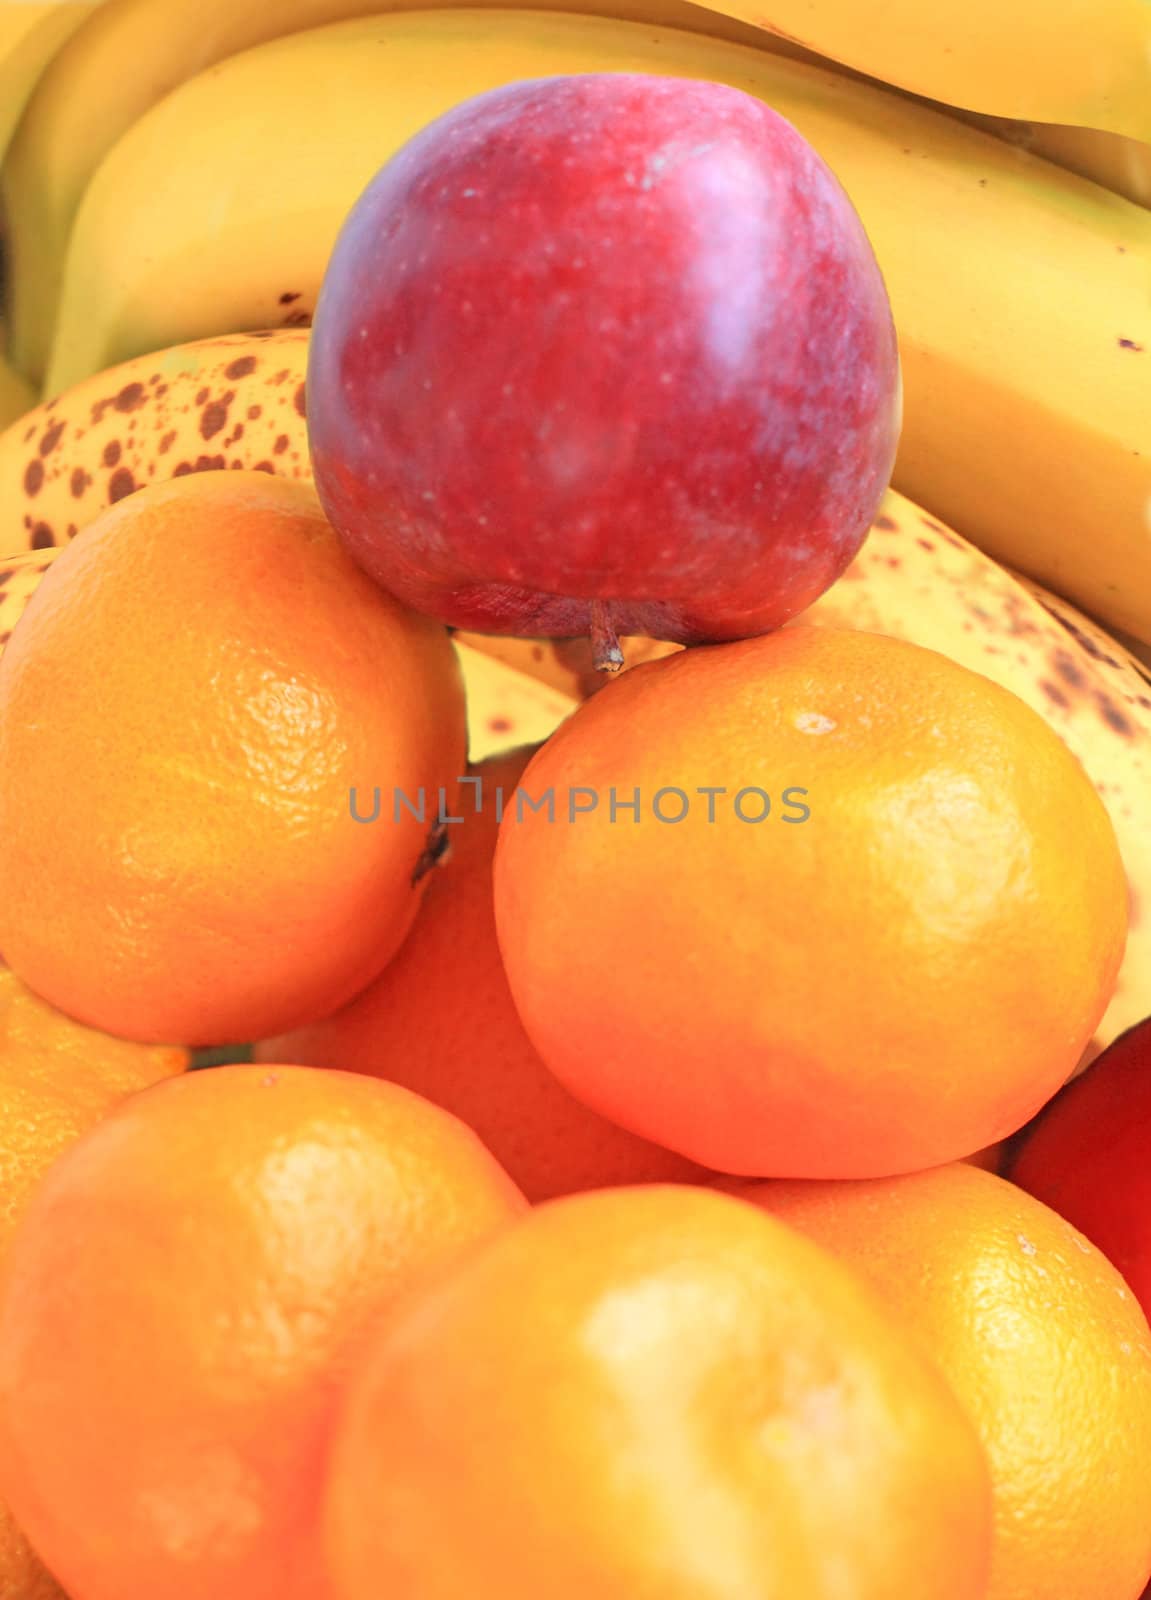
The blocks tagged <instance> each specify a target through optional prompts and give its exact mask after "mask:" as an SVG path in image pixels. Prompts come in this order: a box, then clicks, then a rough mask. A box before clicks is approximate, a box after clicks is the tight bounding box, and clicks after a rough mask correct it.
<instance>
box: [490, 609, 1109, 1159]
mask: <svg viewBox="0 0 1151 1600" xmlns="http://www.w3.org/2000/svg"><path fill="white" fill-rule="evenodd" d="M613 787H614V788H615V790H616V794H617V797H622V798H625V799H626V798H630V797H632V794H633V790H635V789H639V791H640V794H641V802H642V807H643V810H642V814H641V820H640V821H639V822H638V823H636V822H633V820H632V814H631V813H627V812H622V811H619V810H617V813H616V819H615V821H614V823H613V821H612V820H611V809H610V793H611V790H612V788H613ZM665 787H666V788H671V787H675V788H678V789H679V790H681V791H683V793H684V795H685V797H686V798H687V800H688V801H689V808H688V812H687V816H686V818H685V820H683V821H682V822H678V823H660V822H659V821H657V820H655V817H654V816H653V814H652V811H651V806H652V803H653V799H654V796H655V795H656V793H657V792H658V791H659V790H660V789H661V788H665ZM705 787H711V788H715V789H719V788H723V789H726V796H725V797H721V798H720V799H718V800H716V802H715V806H716V809H715V821H714V822H712V821H709V815H708V804H709V802H708V801H707V799H706V798H703V797H701V795H700V793H699V791H700V790H702V789H703V788H705ZM750 787H759V788H761V789H762V790H763V791H764V792H765V793H766V794H767V795H768V796H769V798H770V800H771V803H772V811H771V813H770V814H769V815H768V816H767V818H766V820H765V821H763V822H755V821H740V820H738V818H737V816H736V813H735V803H736V797H737V793H738V791H740V790H742V789H747V788H750ZM524 788H525V790H527V791H528V792H529V794H530V795H531V797H532V799H533V800H535V801H536V802H540V801H542V799H543V798H544V797H545V796H546V794H547V793H548V791H549V790H553V791H554V792H555V794H556V796H557V812H556V820H555V821H554V822H549V820H548V818H547V814H546V812H544V811H538V812H537V811H531V810H529V809H527V807H526V806H525V807H524V808H523V810H522V811H521V812H518V813H516V814H515V815H514V816H513V815H511V814H509V815H508V816H507V817H506V818H505V821H504V824H503V827H502V829H501V834H500V841H499V846H498V849H497V853H496V868H495V904H496V921H497V927H498V932H499V939H500V945H501V949H502V951H503V956H504V962H505V966H506V969H507V973H508V980H509V983H510V986H511V990H512V994H513V997H514V998H515V1001H516V1005H517V1008H518V1009H519V1012H520V1015H521V1017H522V1019H523V1022H524V1026H525V1028H526V1030H527V1032H528V1035H529V1037H530V1038H531V1039H532V1041H533V1043H534V1044H535V1046H536V1048H537V1049H538V1050H539V1052H540V1055H541V1056H542V1057H543V1059H544V1060H545V1061H546V1062H547V1064H548V1066H549V1067H550V1068H551V1070H552V1071H553V1072H554V1073H555V1074H556V1076H557V1077H558V1078H559V1079H560V1080H561V1082H563V1083H564V1084H565V1085H566V1086H567V1087H568V1088H569V1089H570V1090H571V1092H572V1093H573V1094H576V1095H577V1096H578V1097H579V1098H580V1099H582V1100H583V1101H584V1102H585V1103H586V1104H587V1105H589V1106H590V1107H592V1108H593V1109H594V1110H596V1111H598V1112H600V1113H601V1114H602V1115H604V1116H609V1117H612V1118H613V1119H614V1120H616V1121H618V1122H619V1123H620V1124H621V1125H622V1126H624V1127H627V1128H630V1129H631V1130H632V1131H633V1132H636V1133H639V1134H642V1135H643V1136H644V1137H646V1138H649V1139H654V1140H655V1141H657V1142H658V1143H662V1144H666V1145H668V1146H669V1147H670V1148H672V1149H675V1150H678V1151H680V1152H681V1153H683V1154H684V1155H687V1156H689V1157H691V1158H692V1159H693V1160H696V1161H698V1162H701V1163H702V1164H704V1165H705V1166H710V1167H714V1168H716V1169H719V1170H723V1171H728V1172H737V1173H743V1174H747V1175H758V1176H776V1175H778V1176H793V1177H866V1176H874V1175H881V1174H884V1173H890V1172H896V1171H901V1170H915V1169H919V1168H923V1167H928V1166H933V1165H938V1164H940V1163H942V1162H945V1161H948V1160H951V1159H954V1158H957V1157H962V1156H965V1155H968V1154H970V1153H971V1152H973V1151H975V1150H978V1149H980V1148H982V1147H984V1146H986V1145H988V1144H992V1143H995V1142H997V1141H998V1140H1000V1139H1002V1138H1003V1137H1005V1136H1006V1135H1007V1134H1009V1133H1011V1132H1013V1131H1014V1130H1015V1129H1017V1128H1019V1127H1020V1126H1022V1124H1023V1123H1024V1122H1026V1121H1027V1120H1028V1118H1029V1117H1030V1116H1032V1115H1033V1114H1034V1112H1035V1111H1037V1110H1038V1109H1039V1107H1040V1106H1041V1105H1042V1104H1043V1103H1044V1102H1045V1101H1046V1100H1047V1099H1048V1098H1050V1096H1051V1095H1052V1094H1054V1092H1055V1091H1056V1089H1057V1088H1058V1087H1059V1086H1060V1084H1062V1083H1063V1081H1064V1080H1065V1079H1066V1078H1067V1077H1068V1076H1069V1074H1070V1073H1071V1071H1072V1069H1073V1068H1074V1066H1075V1064H1076V1061H1077V1060H1078V1058H1079V1055H1080V1053H1081V1051H1082V1050H1083V1047H1084V1045H1085V1044H1086V1043H1087V1041H1088V1040H1089V1039H1090V1037H1091V1035H1092V1032H1093V1030H1094V1028H1095V1024H1096V1023H1097V1022H1098V1020H1099V1017H1100V1015H1101V1014H1102V1012H1103V1009H1104V1007H1105V1006H1106V1003H1107V1000H1108V997H1109V995H1110V992H1111V989H1112V987H1113V985H1114V982H1115V976H1116V972H1117V970H1118V966H1119V962H1120V959H1121V957H1122V954H1123V949H1124V944H1125V939H1126V923H1127V887H1126V881H1125V878H1124V874H1123V868H1122V863H1121V861H1120V857H1119V851H1118V847H1117V844H1116V841H1115V834H1114V829H1113V828H1112V825H1111V822H1110V819H1109V817H1108V815H1107V812H1106V810H1105V809H1104V806H1103V803H1102V801H1101V800H1100V799H1099V797H1098V795H1097V794H1096V792H1095V790H1094V789H1093V787H1092V785H1091V783H1090V782H1089V780H1088V778H1087V776H1086V774H1085V773H1084V771H1083V769H1082V767H1081V766H1080V765H1079V763H1078V762H1077V761H1076V760H1075V758H1074V757H1073V756H1072V755H1071V753H1070V752H1069V751H1068V749H1067V747H1066V746H1065V745H1064V744H1063V743H1062V741H1061V740H1060V739H1059V738H1058V737H1057V736H1056V735H1055V734H1054V733H1053V732H1052V731H1051V729H1050V728H1048V727H1047V725H1046V724H1045V723H1044V722H1043V721H1042V719H1041V718H1039V717H1038V716H1037V715H1036V713H1035V712H1033V711H1032V710H1030V708H1029V707H1027V706H1025V705H1024V704H1023V703H1022V701H1020V700H1018V699H1017V698H1016V697H1015V696H1014V695H1012V694H1010V693H1008V692H1007V691H1006V690H1004V689H1002V688H1000V687H999V686H998V685H996V684H993V683H992V682H990V681H989V680H988V679H986V678H983V677H981V676H979V675H978V674H976V673H973V672H969V671H967V670H966V669H964V668H962V667H959V666H957V665H956V664H955V663H954V662H952V661H950V660H948V659H947V658H945V657H943V656H940V655H937V654H936V653H935V652H933V651H928V650H923V649H920V648H919V647H917V646H915V645H911V644H907V643H905V642H903V641H901V640H897V639H892V638H887V637H883V636H880V635H876V634H865V633H854V632H847V631H840V630H836V629H828V628H810V627H800V626H797V627H794V628H788V629H785V630H783V631H781V632H779V633H775V634H771V635H768V636H767V637H765V638H760V639H753V640H748V641H746V642H744V643H740V644H731V645H722V646H714V647H711V648H706V649H693V650H686V651H683V652H681V653H680V654H678V655H674V656H670V657H667V658H665V659H664V660H661V661H656V662H653V663H649V664H646V665H643V666H639V667H636V668H634V669H633V670H631V671H628V672H627V673H625V674H623V676H622V677H621V678H619V679H618V681H616V682H615V683H612V684H610V685H609V686H608V688H606V689H605V690H603V691H601V693H599V694H597V695H595V696H594V697H593V698H592V699H591V700H589V701H588V702H587V703H586V704H585V705H583V706H581V707H580V708H579V710H577V711H576V713H575V715H574V716H573V717H572V718H570V720H569V721H568V722H567V723H565V724H564V725H563V726H562V727H561V728H560V729H559V730H558V731H557V732H556V734H555V735H554V736H553V737H552V738H551V739H550V740H548V742H547V743H546V744H545V745H544V746H543V748H542V749H541V750H540V752H539V754H538V755H537V756H536V757H535V759H534V760H533V761H532V763H531V765H530V767H529V768H528V769H527V772H526V773H525V776H524ZM578 789H592V790H595V791H596V792H597V793H598V794H599V795H600V796H602V797H603V798H602V800H601V802H600V803H599V805H598V807H597V809H595V810H594V811H591V812H587V813H585V814H578V815H577V816H576V818H575V820H574V821H570V820H569V818H570V816H571V812H570V803H571V801H572V799H573V797H575V798H576V800H577V803H582V796H577V795H576V791H577V790H578ZM797 789H798V790H799V791H801V796H800V798H799V800H798V802H797V800H796V796H795V793H794V791H795V790H797ZM789 794H790V796H791V806H790V807H789V805H788V803H787V802H788V796H789ZM798 806H805V807H807V808H808V809H809V812H810V814H809V815H808V816H807V817H806V819H802V818H798V820H797V817H798V809H792V807H796V808H797V807H798ZM663 809H664V812H665V814H667V813H670V814H671V815H673V816H674V814H675V813H676V812H677V811H682V810H683V809H684V807H683V803H682V802H681V801H679V800H676V799H674V798H673V799H672V800H671V801H670V802H669V801H667V800H665V801H664V802H663ZM742 809H743V812H744V814H745V816H748V817H751V818H754V817H756V816H758V815H759V814H760V813H761V812H762V801H761V800H758V799H756V798H755V797H754V796H753V797H752V799H751V800H750V801H749V800H747V799H746V798H745V800H744V802H743V808H742ZM788 817H790V818H791V819H792V820H791V821H788V820H787V818H788ZM573 929H578V930H579V934H580V936H579V937H578V938H574V937H573Z"/></svg>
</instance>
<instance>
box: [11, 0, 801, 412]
mask: <svg viewBox="0 0 1151 1600" xmlns="http://www.w3.org/2000/svg"><path fill="white" fill-rule="evenodd" d="M421 3H422V9H424V10H434V9H437V8H438V7H439V6H441V5H442V4H443V3H444V0H421ZM402 4H403V0H278V3H277V4H276V5H267V4H262V3H259V0H105V4H103V5H102V7H101V9H100V12H99V14H98V15H96V16H93V17H92V18H91V19H90V20H89V21H88V22H87V23H86V24H85V26H83V27H82V28H80V30H79V31H78V32H77V34H76V36H75V37H74V38H73V39H70V40H69V42H68V44H67V46H66V48H64V49H63V50H62V51H61V52H60V54H59V55H58V56H57V57H56V59H55V60H54V61H53V62H52V63H51V65H50V67H49V68H48V70H47V71H46V72H45V74H44V76H43V79H42V81H41V82H40V83H39V85H38V86H37V89H36V92H35V94H34V96H33V97H32V100H31V102H30V104H29V106H28V109H27V112H26V114H25V116H24V119H23V121H22V123H21V125H20V128H19V132H18V134H17V136H16V138H15V140H14V142H13V145H12V150H11V152H10V154H9V157H8V160H7V162H6V164H5V166H4V169H3V172H2V173H0V194H2V198H3V203H4V205H5V208H6V211H7V214H8V217H9V222H10V228H11V234H12V263H11V273H12V286H11V291H10V314H11V318H12V324H13V330H14V341H13V359H14V361H15V363H16V365H17V366H18V367H19V368H20V370H21V371H23V372H25V373H26V374H27V375H28V376H29V377H30V378H31V379H32V380H34V381H35V382H36V383H40V382H41V381H42V380H43V377H44V372H45V367H46V363H47V360H48V354H49V349H50V345H51V337H52V327H53V322H54V319H55V315H56V308H57V304H58V301H59V296H60V287H61V276H62V271H63V264H64V252H65V249H66V246H67V243H68V236H69V233H70V232H71V228H72V223H73V221H74V219H75V216H76V211H77V208H78V207H79V204H80V201H81V199H82V198H83V195H84V191H85V190H86V189H87V187H88V184H89V182H90V181H91V179H92V177H93V175H94V173H95V172H96V170H97V168H98V167H99V165H100V163H101V161H102V160H103V159H104V157H105V156H106V155H107V154H108V152H109V151H110V150H111V149H112V147H113V146H114V145H115V144H116V142H117V140H119V139H120V138H121V136H122V135H123V134H125V133H126V132H127V131H128V129H129V128H131V126H132V125H133V123H135V122H137V121H138V120H139V119H140V118H141V117H142V116H143V115H144V113H145V112H146V111H148V110H149V109H150V108H151V107H152V106H153V105H155V104H156V103H157V101H159V100H161V99H163V97H164V96H165V95H167V94H170V93H171V92H172V91H173V90H174V89H177V88H178V87H179V86H180V85H181V84H182V83H185V82H186V81H187V80H188V79H189V78H191V77H194V76H195V75H196V74H197V73H200V72H203V71H205V70H207V69H208V68H209V67H212V66H214V65H215V64H216V63H217V62H219V61H223V60H225V59H226V58H227V57H229V56H232V55H236V54H237V53H238V52H240V51H243V50H248V49H251V48H253V47H254V46H256V45H259V44H263V43H266V42H267V41H269V40H273V39H278V38H280V37H282V36H284V35H287V34H292V33H298V32H300V31H301V30H305V29H313V28H317V27H321V26H323V25H324V24H327V23H332V22H339V21H343V20H346V19H349V18H354V17H363V16H372V15H375V14H378V13H382V12H387V11H393V10H397V9H400V8H401V6H402ZM480 4H481V5H483V4H484V0H480ZM8 9H10V8H8ZM565 10H567V11H572V12H586V13H588V14H590V15H599V14H602V15H604V16H615V17H623V18H628V19H631V20H634V21H638V22H644V23H651V24H655V25H658V26H660V27H680V28H688V29H695V30H698V31H700V32H706V33H710V34H712V35H714V36H716V37H718V38H729V39H734V40H737V41H739V42H742V43H765V44H766V45H767V46H768V48H771V49H775V50H781V51H782V52H783V53H786V54H789V55H792V56H796V57H803V58H810V59H814V58H813V57H809V52H807V51H803V50H800V49H799V48H798V47H796V46H794V45H788V44H787V43H786V42H785V41H782V40H772V39H771V38H770V36H768V35H764V34H763V33H762V31H761V30H760V29H758V28H756V27H754V26H753V25H751V24H749V23H743V22H739V21H734V20H732V19H731V18H729V17H727V16H725V15H723V14H722V13H721V12H717V11H711V10H708V9H706V8H704V7H702V6H695V5H692V4H691V3H690V0H566V3H565ZM126 61H130V62H131V63H132V70H131V71H130V72H127V73H126V72H125V71H124V63H125V62H126ZM110 83H115V85H116V92H115V93H114V94H109V92H108V85H109V84H110ZM0 131H2V125H0ZM3 147H4V146H3V143H0V150H2V149H3ZM277 320H278V319H277ZM204 331H206V332H209V333H214V332H218V331H221V330H218V329H215V328H209V329H206V330H204Z"/></svg>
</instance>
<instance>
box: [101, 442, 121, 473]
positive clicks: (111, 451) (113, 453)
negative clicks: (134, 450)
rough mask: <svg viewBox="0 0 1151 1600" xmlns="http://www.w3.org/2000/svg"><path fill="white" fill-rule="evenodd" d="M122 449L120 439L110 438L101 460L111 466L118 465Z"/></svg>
mask: <svg viewBox="0 0 1151 1600" xmlns="http://www.w3.org/2000/svg"><path fill="white" fill-rule="evenodd" d="M120 451H121V445H120V441H119V439H109V440H108V443H107V444H106V445H105V446H104V453H103V455H102V456H101V460H102V461H103V463H104V465H105V466H106V467H109V468H111V467H114V466H117V465H118V464H119V461H120Z"/></svg>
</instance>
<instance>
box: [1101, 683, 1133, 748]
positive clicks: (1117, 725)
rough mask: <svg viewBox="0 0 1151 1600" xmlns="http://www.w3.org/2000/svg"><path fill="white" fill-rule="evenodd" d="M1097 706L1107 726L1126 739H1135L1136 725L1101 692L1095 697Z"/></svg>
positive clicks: (1108, 696)
mask: <svg viewBox="0 0 1151 1600" xmlns="http://www.w3.org/2000/svg"><path fill="white" fill-rule="evenodd" d="M1095 704H1096V705H1097V706H1098V707H1099V714H1100V716H1101V717H1102V718H1103V720H1104V722H1105V723H1106V724H1107V726H1108V727H1109V728H1111V729H1113V730H1114V732H1115V733H1118V734H1120V735H1122V737H1123V738H1124V739H1133V738H1134V737H1135V733H1136V729H1135V725H1134V723H1133V722H1132V721H1131V720H1130V718H1129V717H1127V716H1126V715H1125V714H1124V712H1122V711H1121V710H1120V709H1119V707H1118V706H1117V705H1116V704H1115V702H1114V700H1112V699H1111V697H1110V695H1106V694H1104V693H1103V692H1102V690H1100V691H1099V692H1098V693H1097V694H1096V696H1095Z"/></svg>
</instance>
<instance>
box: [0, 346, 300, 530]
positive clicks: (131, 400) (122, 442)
mask: <svg viewBox="0 0 1151 1600" xmlns="http://www.w3.org/2000/svg"><path fill="white" fill-rule="evenodd" d="M307 361H308V335H307V332H306V331H305V330H302V329H298V328H293V329H286V330H280V331H278V332H274V333H267V334H233V335H230V336H226V337H224V338H220V339H205V340H203V341H202V342H200V343H197V344H188V345H182V346H178V347H177V348H176V349H174V350H165V351H162V352H161V353H160V354H159V355H152V356H147V357H144V358H139V359H137V360H135V361H128V362H125V363H124V365H123V366H120V367H117V368H115V369H114V370H112V371H111V372H105V373H101V374H99V375H98V376H97V377H95V378H89V379H88V380H87V381H86V382H84V383H81V384H78V385H77V386H76V387H75V388H74V389H71V390H69V391H68V392H67V393H66V394H63V395H61V396H60V397H59V398H58V399H56V400H53V401H50V402H49V403H47V404H45V405H40V406H37V407H36V408H35V409H34V410H33V411H31V412H29V413H28V414H27V415H25V416H23V417H21V418H20V420H19V421H18V422H17V423H15V424H14V425H12V426H10V427H8V428H7V429H6V430H5V432H3V433H0V552H9V551H17V550H20V549H28V548H33V549H38V548H42V547H45V546H49V545H56V544H63V543H64V542H65V541H66V540H67V539H69V538H71V537H72V535H73V534H74V533H76V532H77V531H78V530H79V529H80V528H82V527H84V525H85V524H86V523H88V522H91V521H92V519H93V518H94V517H95V516H96V515H97V514H98V513H99V512H100V511H102V510H103V508H104V507H105V506H107V505H110V504H111V503H112V501H114V500H120V499H122V498H123V497H124V495H126V494H130V493H131V492H132V490H133V489H136V488H140V487H142V486H143V485H144V484H145V483H149V482H151V481H153V480H156V481H159V480H163V479H165V478H172V477H179V476H181V475H182V474H183V473H186V472H199V471H206V470H210V469H215V468H232V467H246V468H248V469H256V470H263V471H268V472H275V473H277V474H278V475H280V476H282V477H290V478H310V477H311V466H310V463H309V460H308V440H307V429H306V426H305V422H304V373H305V370H306V367H307Z"/></svg>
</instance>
